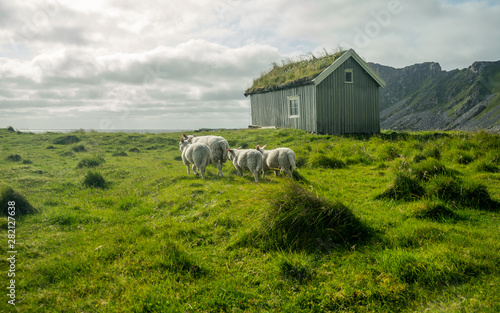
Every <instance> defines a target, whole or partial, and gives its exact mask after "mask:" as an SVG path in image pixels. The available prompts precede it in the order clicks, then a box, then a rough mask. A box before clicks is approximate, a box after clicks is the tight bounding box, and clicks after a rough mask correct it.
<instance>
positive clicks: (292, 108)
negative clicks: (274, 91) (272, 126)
mask: <svg viewBox="0 0 500 313" xmlns="http://www.w3.org/2000/svg"><path fill="white" fill-rule="evenodd" d="M287 99H288V117H289V118H295V117H299V116H300V113H299V112H300V97H299V96H290V97H287Z"/></svg>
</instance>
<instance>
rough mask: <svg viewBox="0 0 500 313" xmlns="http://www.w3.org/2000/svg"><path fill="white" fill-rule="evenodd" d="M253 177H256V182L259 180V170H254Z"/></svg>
mask: <svg viewBox="0 0 500 313" xmlns="http://www.w3.org/2000/svg"><path fill="white" fill-rule="evenodd" d="M253 177H255V182H256V183H258V182H259V171H257V170H255V171H253Z"/></svg>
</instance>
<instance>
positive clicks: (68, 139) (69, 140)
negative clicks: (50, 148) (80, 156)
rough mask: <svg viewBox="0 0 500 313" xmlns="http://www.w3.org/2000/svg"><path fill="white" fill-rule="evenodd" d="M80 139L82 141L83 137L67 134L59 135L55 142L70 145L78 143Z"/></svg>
mask: <svg viewBox="0 0 500 313" xmlns="http://www.w3.org/2000/svg"><path fill="white" fill-rule="evenodd" d="M80 141H81V139H80V138H78V137H77V136H75V135H66V136H61V137H57V138H56V139H54V141H53V143H54V144H56V145H70V144H73V143H78V142H80Z"/></svg>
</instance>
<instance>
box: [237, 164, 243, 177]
mask: <svg viewBox="0 0 500 313" xmlns="http://www.w3.org/2000/svg"><path fill="white" fill-rule="evenodd" d="M235 167H236V170H237V171H238V177H241V176H243V171H242V169H241V167H239V166H235Z"/></svg>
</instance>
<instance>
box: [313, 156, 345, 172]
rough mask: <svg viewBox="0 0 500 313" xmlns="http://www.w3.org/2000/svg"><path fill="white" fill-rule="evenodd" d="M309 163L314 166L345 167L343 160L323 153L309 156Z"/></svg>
mask: <svg viewBox="0 0 500 313" xmlns="http://www.w3.org/2000/svg"><path fill="white" fill-rule="evenodd" d="M309 165H310V166H311V167H313V168H314V167H315V168H330V169H337V168H345V167H346V164H345V163H344V161H342V160H340V159H337V158H336V157H334V156H331V155H325V154H323V153H314V154H312V155H311V156H310V157H309Z"/></svg>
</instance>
